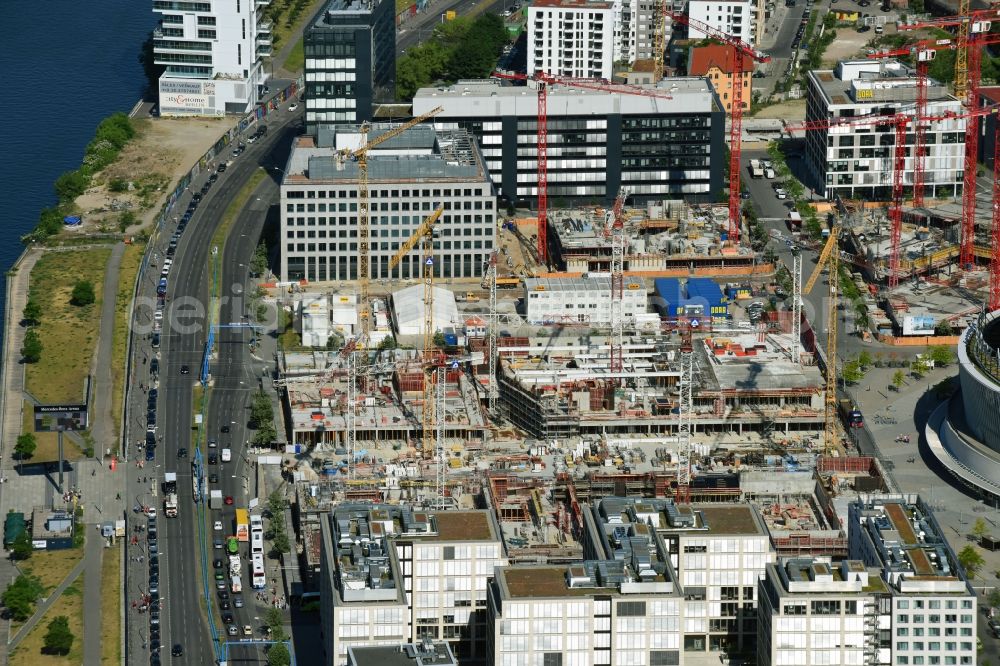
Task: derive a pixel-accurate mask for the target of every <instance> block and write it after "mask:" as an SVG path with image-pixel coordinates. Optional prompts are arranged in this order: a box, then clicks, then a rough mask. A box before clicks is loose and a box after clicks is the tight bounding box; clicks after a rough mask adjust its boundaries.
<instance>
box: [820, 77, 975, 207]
mask: <svg viewBox="0 0 1000 666" xmlns="http://www.w3.org/2000/svg"><path fill="white" fill-rule="evenodd" d="M807 85H808V92H807V96H806V120H807V121H833V122H846V123H857V121H860V120H862V119H863V117H864V116H868V117H870V118H875V117H878V116H887V115H893V114H897V113H898V114H906V115H914V113H915V111H914V109H915V108H916V100H917V77H916V73H915V72H914V71H913V70H912V69H911V68H910V67H907V66H905V65H903V64H901V63H899V62H896V61H888V62H885V61H882V62H880V61H875V60H854V61H849V60H845V61H841V62H840V63H838V64H837V67H836V68H835V69H833V70H829V69H816V70H812V71H810V72H809V73H808V84H807ZM946 113H954V114H956V115H957V114H961V113H962V105H961V103H960V102H959V101H958V100H957V99H955V98H954V97H953V96H952V95H951V94H950V93H949V91H948V87H947V86H945V85H942V84H940V83H938V82H937V81H934V80H929V81H928V85H927V115H930V116H939V115H943V114H946ZM841 119H843V120H841ZM965 123H966V120H965V119H964V118H949V119H946V120H940V121H936V122H933V123H928V124H927V125H926V126H925V128H924V193H925V194H926V195H927V197H928V198H947V197H952V196H959V194H960V193H961V191H962V169H963V166H964V163H965ZM805 135H806V137H805V138H806V141H805V146H806V148H805V161H806V167H807V169H808V170H809V177H810V180H811V182H808V183H806V184H807V185H809V186H811V187H813V188H814V189H815V190H816V193H817V194H821V195H823V196H824V197H826V198H827V199H830V200H833V199H834V198H835V197H837V196H840V197H841V198H844V199H857V198H863V199H868V200H872V201H888V200H889V199H891V198H892V186H893V172H894V164H895V160H894V155H895V144H896V136H895V126H894V125H893V124H892V123H884V124H877V123H876V122H873V121H864V122H860V123H858V124H843V125H841V126H839V127H832V128H830V129H827V130H813V131H810V132H806V133H805ZM904 143H905V146H904V148H905V151H906V156H905V168H904V169H903V174H902V178H903V187H904V188H905V189H906V190H907V194H906V196H907V197H909V191H910V190H911V189H912V185H913V173H914V162H915V159H914V157H915V150H916V138H915V133H914V131H913V124H912V123H910V124H909V125H908V127H907V131H906V134H905V135H904Z"/></svg>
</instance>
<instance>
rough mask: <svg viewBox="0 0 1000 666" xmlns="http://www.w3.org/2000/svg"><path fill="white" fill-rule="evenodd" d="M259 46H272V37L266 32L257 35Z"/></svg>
mask: <svg viewBox="0 0 1000 666" xmlns="http://www.w3.org/2000/svg"><path fill="white" fill-rule="evenodd" d="M257 46H268V47H270V46H271V35H270V33H266V32H258V33H257Z"/></svg>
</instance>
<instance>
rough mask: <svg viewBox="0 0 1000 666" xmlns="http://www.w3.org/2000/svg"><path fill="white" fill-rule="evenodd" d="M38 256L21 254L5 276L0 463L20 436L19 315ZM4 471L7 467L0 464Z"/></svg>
mask: <svg viewBox="0 0 1000 666" xmlns="http://www.w3.org/2000/svg"><path fill="white" fill-rule="evenodd" d="M41 256H42V252H41V251H40V250H37V249H36V250H33V251H31V252H28V253H27V254H26V255H24V260H23V261H21V263H20V264H18V265H17V266H15V269H16V270H15V272H14V273H13V274H8V276H7V279H8V280H9V283H8V289H7V298H8V301H7V314H8V315H9V316H8V317H7V321H6V322H4V324H5V328H6V330H5V331H4V355H3V358H4V360H5V361H6V362H5V363H4V370H3V375H4V376H3V392H4V403H3V407H4V413H3V434H2V438H3V440H2V441H3V443H4V444H6V446H5V447H4V448H3V451H2V456H3V458H0V460H4V461H5V462H7V461H10V456H11V455H13V450H14V442H16V441H17V437H18V435H20V434H21V394H22V392H23V390H24V365H22V364H21V345H22V344H23V343H24V332H25V328H24V327H23V326H21V313H22V312H23V311H24V305H25V304H26V303H27V302H28V278H30V277H31V269H32V268H34V266H35V262H37V261H38V259H39V258H40V257H41ZM2 467H4V468H6V467H7V465H2Z"/></svg>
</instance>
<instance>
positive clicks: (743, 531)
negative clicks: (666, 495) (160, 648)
mask: <svg viewBox="0 0 1000 666" xmlns="http://www.w3.org/2000/svg"><path fill="white" fill-rule="evenodd" d="M584 518H585V526H586V532H587V536H586V540H585V545H584V555H585V556H586V557H595V558H598V559H601V560H603V559H609V560H620V559H622V557H623V556H624V557H626V559H627V556H628V552H629V551H630V550H631V552H638V550H639V549H637V548H636V546H635V545H634V542H632V541H631V540H632V538H633V537H632V535H633V534H639V535H647V534H649V535H652V534H655V536H656V541H657V543H659V542H660V541H662V543H663V547H664V548H665V552H666V556H665V559H668V560H669V562H670V569H671V570H673V571H674V572H675V573H676V581H677V585H678V586H679V590H680V593H681V595H682V597H683V617H684V623H683V626H682V628H681V633H682V634H683V651H684V652H685V653H686V654H689V655H693V654H695V653H700V654H704V653H709V652H711V653H718V652H722V651H728V650H743V649H748V648H751V647H752V646H753V644H754V641H755V640H756V636H757V585H758V582H759V581H760V579H761V578H763V576H764V572H765V567H766V566H767V565H768V564H770V563H772V562H774V561H775V555H774V551H773V549H772V548H771V544H770V538H769V537H768V532H767V528H766V526H765V525H764V522H763V520H762V519H761V517H760V515H759V513H758V512H757V509H756V508H755V507H753V506H752V505H750V504H684V505H680V504H675V503H674V502H672V501H671V500H664V499H646V498H636V497H607V498H604V499H602V500H598V501H596V502H594V504H593V506H592V507H590V511H589V513H587V514H585V516H584ZM623 553H624V555H623Z"/></svg>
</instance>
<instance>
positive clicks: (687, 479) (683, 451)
mask: <svg viewBox="0 0 1000 666" xmlns="http://www.w3.org/2000/svg"><path fill="white" fill-rule="evenodd" d="M680 361H681V376H680V378H679V379H678V382H677V388H678V400H677V501H678V502H689V501H690V498H691V456H692V451H691V416H692V410H693V408H694V401H693V395H694V392H693V384H694V347H693V345H692V342H691V331H685V332H684V333H683V337H682V338H681V351H680Z"/></svg>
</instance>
